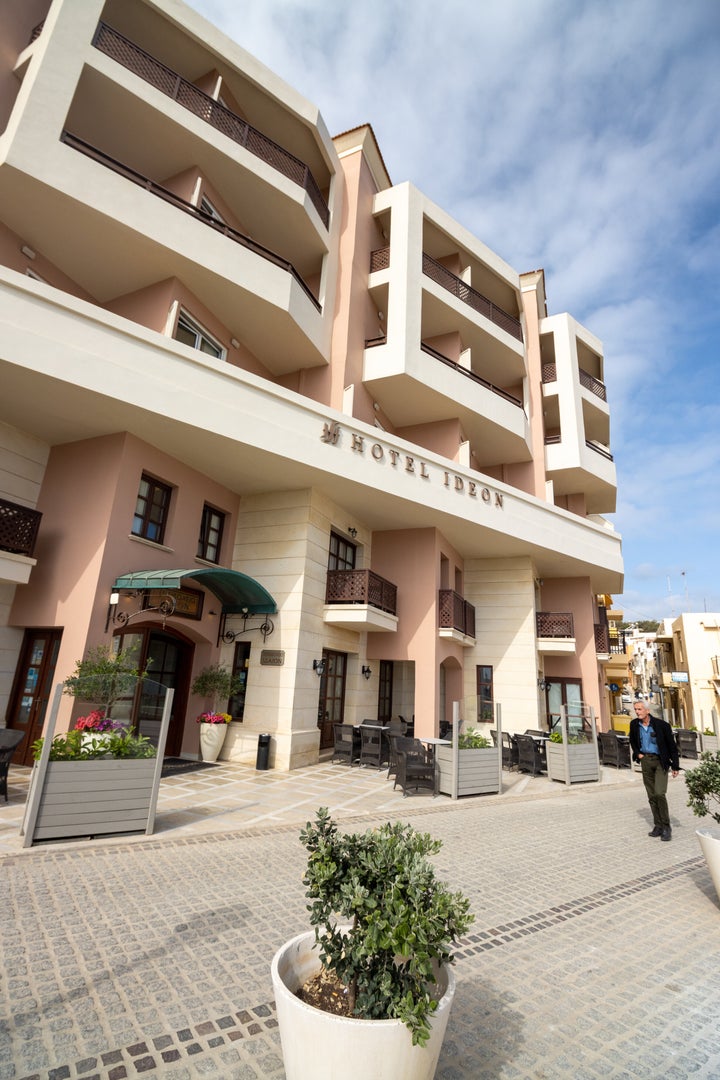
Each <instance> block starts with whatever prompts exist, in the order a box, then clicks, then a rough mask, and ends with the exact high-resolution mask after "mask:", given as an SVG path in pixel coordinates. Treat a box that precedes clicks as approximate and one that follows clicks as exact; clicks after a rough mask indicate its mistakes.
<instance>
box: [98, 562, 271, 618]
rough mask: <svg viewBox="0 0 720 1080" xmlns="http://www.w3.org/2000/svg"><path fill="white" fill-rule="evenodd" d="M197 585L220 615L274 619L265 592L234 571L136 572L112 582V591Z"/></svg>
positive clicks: (200, 569)
mask: <svg viewBox="0 0 720 1080" xmlns="http://www.w3.org/2000/svg"><path fill="white" fill-rule="evenodd" d="M191 580H192V581H197V583H198V584H199V585H202V586H204V587H205V588H206V589H209V590H210V592H211V593H213V595H214V596H216V597H217V598H218V600H219V601H220V602H221V604H222V613H223V615H242V614H245V613H247V614H249V615H274V614H275V613H276V612H277V604H276V603H275V601H274V600H273V598H272V596H271V595H270V593H269V592H268V591H267V589H264V588H263V587H262V585H261V584H260V583H259V582H257V581H255V579H254V578H251V577H248V576H247V574H241V573H240V572H239V571H238V570H226V569H224V568H222V567H218V568H217V569H216V570H214V569H210V568H208V569H204V568H203V567H199V568H198V569H197V570H137V571H135V572H134V573H132V574H123V575H122V577H119V578H116V579H115V584H114V585H113V589H114V590H115V589H132V590H133V591H134V590H139V589H182V587H183V584H185V583H186V582H187V581H191Z"/></svg>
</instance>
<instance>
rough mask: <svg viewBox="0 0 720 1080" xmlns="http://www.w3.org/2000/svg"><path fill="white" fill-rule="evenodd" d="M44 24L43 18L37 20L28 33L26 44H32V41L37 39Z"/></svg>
mask: <svg viewBox="0 0 720 1080" xmlns="http://www.w3.org/2000/svg"><path fill="white" fill-rule="evenodd" d="M44 26H45V20H44V19H43V21H42V22H39V23H38V24H37V26H33V28H32V33H31V34H30V40H29V41H28V45H32V43H33V41H37V39H38V38H39V37H40V35H41V34H42V32H43V27H44Z"/></svg>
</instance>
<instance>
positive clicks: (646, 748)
mask: <svg viewBox="0 0 720 1080" xmlns="http://www.w3.org/2000/svg"><path fill="white" fill-rule="evenodd" d="M638 728H639V729H640V753H641V754H657V752H658V744H657V739H656V738H655V732H654V731H653V728H652V724H648V726H647V727H645V725H644V724H643V723H642V722H640V723H639V724H638Z"/></svg>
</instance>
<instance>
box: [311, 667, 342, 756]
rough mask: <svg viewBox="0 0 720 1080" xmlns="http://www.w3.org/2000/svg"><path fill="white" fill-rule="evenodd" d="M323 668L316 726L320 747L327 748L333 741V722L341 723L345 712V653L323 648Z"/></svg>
mask: <svg viewBox="0 0 720 1080" xmlns="http://www.w3.org/2000/svg"><path fill="white" fill-rule="evenodd" d="M322 658H323V660H324V661H325V670H324V671H323V673H322V676H321V678H320V698H319V701H318V727H319V728H320V749H321V750H327V749H328V748H329V747H331V746H332V745H333V743H334V738H333V735H334V733H333V724H342V722H343V716H344V714H345V673H346V670H347V654H346V653H341V652H333V651H332V650H331V649H323V654H322Z"/></svg>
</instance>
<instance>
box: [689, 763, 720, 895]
mask: <svg viewBox="0 0 720 1080" xmlns="http://www.w3.org/2000/svg"><path fill="white" fill-rule="evenodd" d="M685 784H686V785H687V790H688V795H689V796H690V798H689V799H688V806H689V807H691V809H692V811H693V813H694V814H695V815H696V816H697V817H708V816H709V817H711V818H712V819H713V821H715V822H716V823H717V825H720V751H716V752H715V753H714V754H711V753H709V752H707V751H705V752H704V753H702V754H701V755H700V764H699V765H697V766H696V767H695V768H694V769H689V770H688V771H687V772H686V773H685ZM695 834H696V836H697V838H698V840H699V841H700V847H701V849H702V853H703V855H704V856H705V862H706V863H707V865H708V870H709V871H710V877H711V878H712V881H713V885H714V886H715V891H716V893H717V894H718V899H719V900H720V829H719V828H712V827H711V826H705V827H704V828H701V829H696V830H695Z"/></svg>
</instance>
